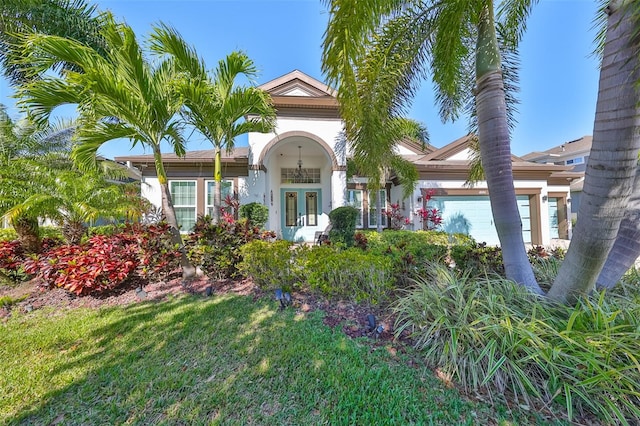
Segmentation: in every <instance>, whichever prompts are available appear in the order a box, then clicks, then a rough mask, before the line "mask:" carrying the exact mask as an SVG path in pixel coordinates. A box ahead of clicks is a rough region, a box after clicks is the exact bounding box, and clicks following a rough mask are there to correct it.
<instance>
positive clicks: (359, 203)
mask: <svg viewBox="0 0 640 426" xmlns="http://www.w3.org/2000/svg"><path fill="white" fill-rule="evenodd" d="M260 88H261V89H263V90H266V91H267V92H269V93H270V94H271V97H272V99H273V103H274V105H275V107H276V109H277V127H276V131H275V132H274V133H268V134H259V133H251V134H249V135H248V147H242V148H236V149H235V150H234V151H233V152H232V153H230V154H226V153H225V154H224V155H223V158H222V164H223V179H224V185H225V186H224V187H223V191H224V192H223V194H224V193H227V194H232V195H233V196H235V197H237V198H238V200H239V201H240V203H241V204H246V203H250V202H258V203H261V204H264V205H266V206H267V207H268V208H269V221H268V223H267V224H266V227H267V228H269V229H272V230H275V231H276V232H277V233H278V235H279V236H280V237H282V238H285V239H288V240H293V241H313V239H314V235H315V233H316V232H318V231H323V230H324V229H325V228H326V227H327V226H328V224H329V218H328V213H329V212H330V211H331V210H333V209H335V208H336V207H339V206H343V205H352V206H354V207H356V208H358V209H359V211H360V216H359V218H358V228H364V229H369V228H370V229H375V228H376V225H377V223H376V214H375V203H374V202H373V200H372V199H371V198H370V196H369V194H368V192H367V186H366V183H367V179H366V178H359V177H350V178H348V177H347V158H348V153H347V146H346V142H345V140H344V136H343V132H342V130H343V123H342V120H341V118H340V114H339V110H338V103H337V100H336V98H335V96H334V95H335V94H334V92H333V91H332V90H331V89H330V88H329V87H327V86H326V85H325V84H323V83H322V82H320V81H318V80H316V79H314V78H312V77H310V76H308V75H306V74H304V73H302V72H300V71H293V72H291V73H289V74H286V75H284V76H282V77H280V78H277V79H275V80H272V81H270V82H268V83H265V84H263V85H262V86H260ZM470 141H471V137H470V136H465V137H463V138H460V139H458V140H456V141H454V142H452V143H450V144H448V145H446V146H444V147H442V148H439V149H437V148H435V147H433V146H431V145H426V146H421V145H420V144H416V143H412V142H409V141H402V142H400V144H399V147H398V153H399V154H401V155H402V156H404V157H405V158H407V159H409V160H410V161H412V162H413V163H414V164H415V165H416V167H417V169H418V171H419V174H420V180H419V182H418V183H417V185H416V189H415V190H414V192H413V195H412V196H410V197H409V198H406V199H403V198H402V189H401V187H400V186H399V185H398V184H397V181H396V180H395V179H394V177H393V176H392V177H391V178H390V179H389V181H388V182H387V185H386V189H385V190H383V191H382V192H381V194H382V195H383V198H384V203H383V206H384V207H386V206H388V205H389V204H390V203H397V204H398V205H399V206H400V207H401V209H402V212H403V214H404V215H405V217H408V218H409V224H408V225H407V228H408V229H420V228H421V226H422V225H421V223H420V220H419V216H418V215H417V214H416V210H417V209H419V208H420V207H424V203H425V198H424V197H423V195H424V194H425V193H426V191H429V190H433V191H435V195H434V196H433V198H432V199H431V200H430V202H429V207H437V208H438V209H440V211H441V212H442V216H443V218H444V223H443V229H444V230H445V231H447V232H463V233H467V234H470V235H472V236H473V237H474V238H475V239H476V240H478V241H485V242H487V243H489V244H498V238H497V234H496V231H495V227H494V226H493V221H492V215H491V207H490V204H489V196H488V191H487V187H486V183H485V182H479V183H477V184H476V185H475V186H474V187H473V188H470V187H468V186H465V182H466V180H467V175H468V170H469V161H468V159H469V154H470V150H469V143H470ZM163 158H164V163H165V169H166V172H167V175H168V178H169V186H170V190H171V194H172V197H173V202H174V206H175V209H176V214H177V216H178V220H179V223H180V224H181V227H182V229H183V230H188V229H189V228H191V227H192V226H193V224H194V222H195V220H196V217H197V216H198V215H202V214H208V213H210V212H211V209H212V208H213V205H212V204H213V203H212V201H213V189H214V185H215V182H214V181H213V150H212V149H211V150H204V151H191V152H188V153H187V154H186V155H185V156H184V157H182V158H178V157H176V155H175V154H163ZM116 161H120V162H127V163H128V164H129V165H131V166H133V167H136V168H138V169H139V170H140V171H141V174H142V195H143V196H145V197H146V198H148V199H149V200H150V201H151V202H152V203H153V204H155V205H156V206H160V189H159V185H158V179H157V177H156V175H155V168H154V166H153V156H152V155H136V156H122V157H116ZM568 169H569V167H565V166H559V165H553V164H536V163H532V162H527V161H524V160H523V159H521V158H518V157H515V156H514V157H513V173H514V178H515V187H516V193H517V196H518V205H519V206H520V212H521V216H522V221H523V235H524V239H525V242H528V243H532V244H549V242H550V240H551V239H552V238H568V237H569V234H570V222H569V221H568V220H567V214H566V212H567V208H568V207H567V206H568V203H569V184H570V182H571V180H572V179H574V178H575V177H576V176H577V175H576V174H575V173H570V172H569V171H568ZM550 217H556V218H557V219H558V220H557V223H555V222H552V221H551V220H550ZM385 225H386V224H385Z"/></svg>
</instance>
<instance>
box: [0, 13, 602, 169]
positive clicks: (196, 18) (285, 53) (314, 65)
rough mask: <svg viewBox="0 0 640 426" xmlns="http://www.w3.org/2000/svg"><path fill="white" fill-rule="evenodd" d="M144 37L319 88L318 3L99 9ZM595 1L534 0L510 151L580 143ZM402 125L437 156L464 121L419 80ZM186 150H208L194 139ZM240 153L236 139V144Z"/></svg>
mask: <svg viewBox="0 0 640 426" xmlns="http://www.w3.org/2000/svg"><path fill="white" fill-rule="evenodd" d="M96 3H97V4H98V6H99V8H101V9H110V10H111V11H112V12H113V14H114V15H115V16H116V17H117V18H118V19H122V20H125V21H126V22H127V23H128V24H129V25H131V26H132V27H133V28H134V30H135V31H136V33H137V34H138V37H140V38H144V37H145V36H146V34H148V33H149V31H150V28H151V25H152V24H153V23H157V22H159V21H163V22H165V23H167V24H170V25H172V26H173V27H175V28H176V29H177V30H178V31H179V32H180V33H181V34H182V35H183V37H184V38H185V39H186V40H187V41H188V42H189V43H191V44H193V45H194V46H195V47H196V49H197V50H198V52H199V53H200V54H201V55H202V56H203V57H204V58H205V60H206V61H207V64H208V65H209V67H214V66H215V64H216V63H217V61H218V60H220V59H222V58H224V57H225V56H226V55H227V54H228V53H229V52H231V51H233V50H243V51H244V52H246V53H247V54H248V55H249V56H250V57H251V59H253V61H254V62H255V63H256V65H257V66H258V68H259V69H260V76H259V78H258V83H260V84H261V83H265V82H267V81H269V80H272V79H274V78H277V77H279V76H281V75H283V74H286V73H288V72H290V71H292V70H294V69H298V70H300V71H302V72H304V73H306V74H309V75H310V76H312V77H315V78H317V79H319V80H321V81H322V80H323V76H322V73H321V71H320V67H321V57H320V55H321V43H322V35H323V33H324V30H325V27H326V23H327V19H328V14H327V12H326V10H325V6H324V4H323V2H322V1H321V0H182V1H179V0H100V1H97V2H96ZM596 3H597V2H596V1H595V0H540V2H539V4H538V5H537V6H536V8H535V9H534V11H533V13H532V15H531V16H530V19H529V21H528V29H527V33H526V34H525V36H524V39H523V41H522V44H521V48H520V57H521V63H522V64H521V65H522V66H521V74H520V79H521V81H520V88H521V90H520V93H519V95H518V97H519V99H520V105H519V107H518V110H519V114H518V115H517V120H518V124H517V127H516V129H515V130H514V132H513V135H512V151H513V153H514V154H516V155H524V154H526V153H528V152H531V151H541V150H545V149H548V148H551V147H553V146H555V145H559V144H561V143H563V142H566V141H570V140H573V139H577V138H580V137H581V136H584V135H589V134H591V133H592V131H593V120H594V114H595V104H596V96H597V88H598V63H597V60H596V59H595V58H594V57H593V56H592V55H591V52H592V50H593V39H594V36H595V32H594V30H593V28H592V26H593V24H592V22H593V19H594V17H595V13H596V7H597V4H596ZM11 93H12V92H11V89H10V88H9V86H8V85H7V83H6V82H5V81H0V103H3V104H5V105H7V106H9V113H10V114H11V116H12V117H14V118H17V117H18V116H19V112H18V111H17V110H16V109H15V107H14V100H13V99H11ZM409 116H410V117H411V118H414V119H416V120H419V121H421V122H423V123H424V124H425V125H426V126H427V128H428V130H429V133H430V137H431V143H432V144H433V145H435V146H436V147H441V146H444V145H446V144H447V143H449V142H451V141H453V140H455V139H457V138H459V137H460V136H463V135H464V134H466V129H467V121H466V117H461V118H460V119H459V120H458V121H457V122H455V123H447V124H443V123H442V122H441V120H440V118H439V116H438V108H437V106H435V105H434V102H433V96H432V91H431V86H430V84H429V82H428V81H425V82H424V84H423V86H422V89H421V90H420V92H419V93H418V96H417V97H416V98H415V100H414V102H413V106H412V108H411V110H410V113H409ZM190 141H191V142H190V143H189V149H208V148H210V145H209V144H208V142H206V141H203V140H202V139H201V138H199V137H197V136H196V135H193V136H191V139H190ZM237 144H238V145H243V144H246V139H242V140H238V141H237ZM100 152H101V154H103V155H105V156H106V157H109V158H112V157H114V156H118V155H129V154H140V153H144V152H143V151H142V149H141V148H138V147H136V149H135V150H133V151H131V150H130V144H129V143H128V142H127V141H117V142H112V143H109V144H106V145H104V146H103V148H102V149H101V151H100Z"/></svg>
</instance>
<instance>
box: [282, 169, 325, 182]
mask: <svg viewBox="0 0 640 426" xmlns="http://www.w3.org/2000/svg"><path fill="white" fill-rule="evenodd" d="M280 183H320V169H304V168H303V169H298V168H297V167H296V168H289V169H287V168H283V169H280Z"/></svg>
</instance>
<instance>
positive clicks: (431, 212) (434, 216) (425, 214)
mask: <svg viewBox="0 0 640 426" xmlns="http://www.w3.org/2000/svg"><path fill="white" fill-rule="evenodd" d="M421 192H422V207H420V208H419V209H418V210H416V214H417V215H418V217H419V218H420V223H422V229H423V230H425V231H432V230H434V229H438V228H439V227H440V225H442V215H441V214H440V210H438V209H436V208H430V207H429V206H428V204H429V201H430V200H431V198H432V197H433V196H434V195H435V193H436V191H435V190H433V189H422V190H421Z"/></svg>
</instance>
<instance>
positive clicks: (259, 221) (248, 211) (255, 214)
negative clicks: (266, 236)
mask: <svg viewBox="0 0 640 426" xmlns="http://www.w3.org/2000/svg"><path fill="white" fill-rule="evenodd" d="M240 218H241V219H247V220H248V221H249V223H250V224H251V225H253V226H257V227H258V228H261V229H262V228H264V224H265V223H267V220H269V208H268V207H267V206H265V205H262V204H260V203H249V204H244V205H242V206H240Z"/></svg>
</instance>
